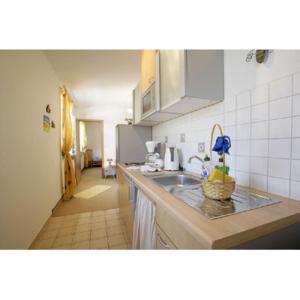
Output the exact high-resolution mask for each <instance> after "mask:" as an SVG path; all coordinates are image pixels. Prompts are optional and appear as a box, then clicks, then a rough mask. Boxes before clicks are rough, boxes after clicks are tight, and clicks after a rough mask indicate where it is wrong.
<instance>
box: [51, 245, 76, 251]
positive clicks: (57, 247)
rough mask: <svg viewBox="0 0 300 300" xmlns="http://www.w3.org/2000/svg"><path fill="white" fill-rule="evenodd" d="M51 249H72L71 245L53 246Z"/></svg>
mask: <svg viewBox="0 0 300 300" xmlns="http://www.w3.org/2000/svg"><path fill="white" fill-rule="evenodd" d="M52 249H53V250H71V249H72V244H66V245H59V246H53V247H52Z"/></svg>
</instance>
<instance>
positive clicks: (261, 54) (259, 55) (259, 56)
mask: <svg viewBox="0 0 300 300" xmlns="http://www.w3.org/2000/svg"><path fill="white" fill-rule="evenodd" d="M272 52H273V50H261V49H259V50H250V51H249V52H248V53H247V56H246V62H250V61H251V60H252V59H253V57H254V56H255V60H256V62H257V63H258V64H261V63H263V62H266V60H267V59H268V56H269V54H270V53H272Z"/></svg>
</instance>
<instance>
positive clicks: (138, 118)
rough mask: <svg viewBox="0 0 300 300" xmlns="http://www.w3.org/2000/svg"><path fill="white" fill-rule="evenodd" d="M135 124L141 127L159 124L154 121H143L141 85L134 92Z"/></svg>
mask: <svg viewBox="0 0 300 300" xmlns="http://www.w3.org/2000/svg"><path fill="white" fill-rule="evenodd" d="M132 107H133V124H134V125H141V126H153V125H155V124H157V122H155V121H153V120H147V119H146V120H142V94H141V85H140V83H139V84H138V85H137V86H136V88H135V89H134V90H133V91H132Z"/></svg>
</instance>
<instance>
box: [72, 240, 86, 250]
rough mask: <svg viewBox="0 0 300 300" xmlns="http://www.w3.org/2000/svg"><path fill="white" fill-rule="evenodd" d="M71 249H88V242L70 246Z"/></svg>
mask: <svg viewBox="0 0 300 300" xmlns="http://www.w3.org/2000/svg"><path fill="white" fill-rule="evenodd" d="M72 249H81V250H84V249H90V241H82V242H77V243H73V244H72Z"/></svg>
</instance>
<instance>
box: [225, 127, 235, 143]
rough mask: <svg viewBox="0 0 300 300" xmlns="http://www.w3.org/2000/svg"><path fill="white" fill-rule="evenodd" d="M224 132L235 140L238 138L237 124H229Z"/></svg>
mask: <svg viewBox="0 0 300 300" xmlns="http://www.w3.org/2000/svg"><path fill="white" fill-rule="evenodd" d="M224 134H225V135H228V136H229V137H230V139H231V140H232V141H233V140H235V139H236V126H228V127H225V128H224Z"/></svg>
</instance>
